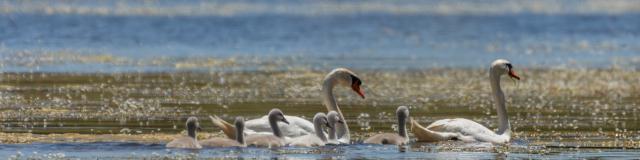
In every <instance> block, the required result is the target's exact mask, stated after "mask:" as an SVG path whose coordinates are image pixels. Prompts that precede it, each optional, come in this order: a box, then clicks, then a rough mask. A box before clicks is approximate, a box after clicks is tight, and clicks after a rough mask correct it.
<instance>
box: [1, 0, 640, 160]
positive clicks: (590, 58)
mask: <svg viewBox="0 0 640 160" xmlns="http://www.w3.org/2000/svg"><path fill="white" fill-rule="evenodd" d="M490 2H494V3H486V4H485V3H477V2H471V1H453V2H451V1H440V0H432V1H393V2H388V1H322V2H316V1H197V0H194V1H180V2H176V1H153V2H147V1H144V2H142V1H141V2H137V1H136V2H129V1H99V2H91V1H68V2H66V3H60V2H58V1H33V2H32V1H2V2H0V55H1V57H0V122H1V124H2V125H1V126H0V127H1V128H0V130H1V131H2V136H0V142H1V143H3V144H2V145H0V156H1V157H8V156H14V157H16V158H29V157H31V158H41V159H47V158H62V157H65V158H112V159H118V158H142V157H147V158H161V157H169V158H189V157H200V158H223V157H226V158H236V157H241V158H285V159H286V158H291V159H300V158H302V159H317V158H337V159H341V158H384V159H392V158H433V159H447V158H450V157H458V158H460V159H477V158H480V159H494V158H513V159H520V158H545V159H582V158H622V159H625V158H636V157H638V156H639V154H638V152H637V149H638V148H640V143H639V141H640V136H639V135H640V123H638V117H639V116H638V115H639V114H640V111H639V110H638V103H640V100H639V99H640V84H638V82H639V81H640V73H639V72H637V70H638V68H640V54H639V53H640V46H638V45H637V44H640V19H638V17H639V16H640V12H638V11H636V10H634V9H633V8H632V7H631V8H629V7H625V6H637V2H634V1H614V2H608V3H602V2H598V1H534V2H528V1H527V2H525V1H490ZM489 4H491V5H489ZM539 6H542V7H539ZM594 6H606V7H594ZM496 58H506V59H509V60H510V61H511V62H512V63H513V65H514V66H515V69H516V71H517V72H519V74H521V76H522V77H523V78H524V79H523V80H521V81H518V82H514V83H512V82H510V81H507V80H508V79H504V80H503V81H505V82H503V88H504V89H505V93H506V96H507V99H508V101H507V106H508V107H507V108H508V110H509V115H510V121H511V124H512V126H513V128H514V131H515V132H514V137H513V139H514V142H512V143H511V144H510V145H508V146H489V147H487V144H472V145H471V146H469V145H468V144H459V143H454V142H443V143H424V144H422V143H418V144H413V145H410V146H407V147H408V148H407V149H405V152H400V150H399V149H398V147H396V146H369V145H361V144H357V145H352V146H328V147H324V148H279V149H259V148H247V149H237V148H225V149H203V150H173V149H172V150H168V149H166V148H164V146H163V144H164V143H166V142H168V141H170V140H171V139H172V138H173V136H175V135H178V134H179V133H180V132H182V131H183V129H182V127H183V125H184V119H185V118H186V117H188V116H192V115H193V116H198V117H199V118H200V119H201V120H200V121H201V124H202V125H203V126H204V127H205V129H204V132H205V134H203V137H201V138H205V137H216V136H221V135H220V133H219V129H218V128H214V127H213V126H212V124H211V122H209V120H208V119H207V116H208V115H218V116H220V117H222V118H224V119H227V120H230V119H232V118H233V117H235V116H244V117H247V118H256V117H259V116H261V115H264V114H266V112H267V111H268V110H270V109H271V108H274V107H277V108H280V109H282V110H283V111H284V112H285V114H289V115H300V116H305V117H308V118H310V117H311V116H312V115H314V114H315V113H316V112H322V111H325V109H324V107H323V106H322V104H321V102H320V99H319V98H318V97H319V96H320V82H321V79H322V78H323V77H324V74H326V73H327V72H329V71H330V70H331V69H333V68H336V67H347V68H350V69H352V70H354V71H355V72H356V73H358V74H359V76H360V77H361V78H362V80H363V84H364V86H363V87H364V90H365V92H366V95H367V98H366V99H360V98H358V97H357V95H355V94H354V93H351V92H350V91H349V90H348V89H345V88H338V89H337V90H336V94H337V97H339V99H338V101H339V104H340V105H341V107H342V110H343V112H344V113H345V116H346V119H347V121H348V122H349V124H350V127H351V130H352V134H354V135H353V137H354V140H355V143H358V142H359V141H361V140H362V139H363V138H366V137H367V136H368V135H370V134H373V133H377V132H392V131H393V129H392V124H393V123H394V122H395V119H394V118H393V117H394V116H393V113H394V110H395V108H396V107H397V106H399V105H407V106H410V111H411V116H412V117H413V118H416V119H417V120H418V121H420V123H422V124H425V125H426V124H428V123H430V122H433V121H435V120H438V119H443V118H452V117H462V118H468V119H471V120H474V121H477V122H479V123H481V124H485V125H487V126H488V127H489V128H497V127H496V126H497V121H496V116H495V109H494V107H493V106H492V100H491V99H490V96H489V95H490V89H489V83H488V78H487V77H488V73H487V67H488V65H489V63H490V62H491V61H493V60H494V59H496ZM372 151H375V153H372Z"/></svg>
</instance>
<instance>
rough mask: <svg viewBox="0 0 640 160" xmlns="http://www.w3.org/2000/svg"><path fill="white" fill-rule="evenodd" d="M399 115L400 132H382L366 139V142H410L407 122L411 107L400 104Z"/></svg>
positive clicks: (403, 143)
mask: <svg viewBox="0 0 640 160" xmlns="http://www.w3.org/2000/svg"><path fill="white" fill-rule="evenodd" d="M396 115H397V116H398V133H380V134H376V135H373V136H371V137H369V138H367V139H365V140H364V142H363V143H366V144H393V145H405V144H407V143H408V142H409V136H408V134H407V127H406V125H405V122H406V121H407V118H408V117H409V109H408V108H407V107H405V106H400V107H398V109H397V110H396Z"/></svg>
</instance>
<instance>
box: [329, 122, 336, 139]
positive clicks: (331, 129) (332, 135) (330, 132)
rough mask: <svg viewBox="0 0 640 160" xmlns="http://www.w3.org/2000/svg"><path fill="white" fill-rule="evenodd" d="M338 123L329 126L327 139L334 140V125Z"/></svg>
mask: <svg viewBox="0 0 640 160" xmlns="http://www.w3.org/2000/svg"><path fill="white" fill-rule="evenodd" d="M337 126H338V125H335V126H334V127H333V128H329V133H328V134H329V139H330V140H336V127H337Z"/></svg>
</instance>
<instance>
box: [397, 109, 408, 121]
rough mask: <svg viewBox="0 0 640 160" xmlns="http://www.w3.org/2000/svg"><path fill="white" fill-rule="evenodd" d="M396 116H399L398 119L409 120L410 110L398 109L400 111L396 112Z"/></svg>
mask: <svg viewBox="0 0 640 160" xmlns="http://www.w3.org/2000/svg"><path fill="white" fill-rule="evenodd" d="M396 115H397V116H398V119H400V120H406V119H407V118H409V108H407V106H400V107H398V109H397V110H396Z"/></svg>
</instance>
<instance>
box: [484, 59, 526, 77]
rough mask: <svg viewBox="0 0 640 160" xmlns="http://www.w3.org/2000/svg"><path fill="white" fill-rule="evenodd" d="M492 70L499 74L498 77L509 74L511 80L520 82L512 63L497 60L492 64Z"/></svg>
mask: <svg viewBox="0 0 640 160" xmlns="http://www.w3.org/2000/svg"><path fill="white" fill-rule="evenodd" d="M491 70H494V71H496V72H497V73H498V75H503V74H507V75H509V77H510V78H513V79H516V80H520V76H518V75H517V74H516V72H515V71H514V70H513V65H511V62H509V61H507V60H505V59H497V60H495V61H493V63H491Z"/></svg>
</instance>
